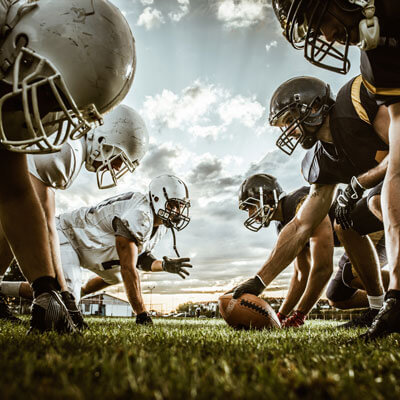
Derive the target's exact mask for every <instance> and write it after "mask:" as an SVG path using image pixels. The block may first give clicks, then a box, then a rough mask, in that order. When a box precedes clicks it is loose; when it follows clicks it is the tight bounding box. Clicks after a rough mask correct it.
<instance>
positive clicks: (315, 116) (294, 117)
mask: <svg viewBox="0 0 400 400" xmlns="http://www.w3.org/2000/svg"><path fill="white" fill-rule="evenodd" d="M334 103H335V97H334V95H333V94H332V91H331V89H330V87H329V85H328V84H327V83H325V82H323V81H321V80H320V79H317V78H312V77H309V76H300V77H297V78H292V79H289V80H288V81H286V82H284V83H282V85H280V86H279V87H278V89H276V90H275V92H274V94H273V95H272V98H271V103H270V111H269V123H270V125H272V126H279V127H280V128H281V130H282V134H281V135H280V136H279V138H278V140H277V141H276V145H277V146H278V147H279V148H280V149H281V150H282V151H283V152H284V153H286V154H288V155H291V154H292V153H293V151H294V149H295V148H296V146H297V145H298V144H299V143H300V144H301V146H302V147H303V148H305V149H310V148H311V147H312V146H313V145H314V144H315V142H316V141H317V136H316V133H317V131H318V129H319V128H320V127H321V125H322V124H323V122H324V120H325V118H326V116H327V115H328V113H329V110H330V109H331V108H332V106H333V104H334Z"/></svg>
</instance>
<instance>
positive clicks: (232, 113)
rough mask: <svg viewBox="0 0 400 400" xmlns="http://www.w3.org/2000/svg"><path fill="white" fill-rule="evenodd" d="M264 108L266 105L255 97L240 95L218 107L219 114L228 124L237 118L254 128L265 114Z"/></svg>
mask: <svg viewBox="0 0 400 400" xmlns="http://www.w3.org/2000/svg"><path fill="white" fill-rule="evenodd" d="M264 110H265V109H264V107H263V106H262V105H261V104H260V103H259V102H258V101H256V100H255V98H254V97H252V98H248V97H243V96H240V95H238V96H235V97H233V98H232V99H229V100H227V101H226V102H224V103H222V104H221V105H220V106H219V107H218V114H219V116H220V118H221V119H222V120H223V121H224V123H225V124H226V125H229V124H231V123H232V122H233V121H234V120H237V121H240V122H241V123H242V124H243V125H245V126H247V127H249V128H252V127H254V125H255V124H256V122H257V121H258V120H259V119H260V118H261V117H262V116H263V114H264Z"/></svg>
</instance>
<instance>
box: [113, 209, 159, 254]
mask: <svg viewBox="0 0 400 400" xmlns="http://www.w3.org/2000/svg"><path fill="white" fill-rule="evenodd" d="M114 221H115V223H114ZM114 221H113V228H114V231H115V234H116V235H121V236H124V237H127V238H128V239H130V240H133V241H134V242H135V243H136V245H137V246H138V247H139V250H141V249H142V248H143V246H144V245H145V243H146V242H147V241H148V240H149V239H150V236H151V232H152V230H153V218H152V216H151V215H150V214H149V213H148V212H146V211H144V210H141V209H137V210H129V211H128V212H126V213H125V214H123V215H122V216H120V217H117V218H116V219H114Z"/></svg>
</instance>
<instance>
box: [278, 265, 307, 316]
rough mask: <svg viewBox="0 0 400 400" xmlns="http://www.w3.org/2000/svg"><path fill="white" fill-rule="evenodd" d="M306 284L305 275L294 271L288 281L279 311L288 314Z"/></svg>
mask: <svg viewBox="0 0 400 400" xmlns="http://www.w3.org/2000/svg"><path fill="white" fill-rule="evenodd" d="M306 284H307V276H305V275H304V274H302V273H300V272H295V273H294V274H293V276H292V279H291V281H290V285H289V290H288V293H287V295H286V297H285V300H284V302H283V303H282V305H281V307H280V309H279V312H280V313H281V314H283V315H286V316H288V315H289V314H290V313H291V312H292V311H293V309H294V307H295V306H296V304H297V303H298V302H299V300H300V298H301V295H302V294H303V292H304V289H305V287H306Z"/></svg>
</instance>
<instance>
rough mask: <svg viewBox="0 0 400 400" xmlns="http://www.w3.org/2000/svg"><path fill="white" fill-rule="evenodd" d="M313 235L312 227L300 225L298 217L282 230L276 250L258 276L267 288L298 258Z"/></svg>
mask: <svg viewBox="0 0 400 400" xmlns="http://www.w3.org/2000/svg"><path fill="white" fill-rule="evenodd" d="M311 233H312V229H311V227H310V226H304V225H302V224H300V223H299V221H298V220H297V218H296V217H295V218H294V219H293V220H292V221H291V222H289V224H287V225H286V226H285V227H284V228H283V229H282V231H281V233H280V234H279V237H278V241H277V243H276V246H275V248H274V250H273V251H272V253H271V255H270V257H269V258H268V260H267V261H266V262H265V263H264V265H263V266H262V268H261V269H260V271H259V272H258V274H257V275H258V276H259V277H260V278H261V279H262V281H263V282H264V284H265V285H266V286H268V285H269V284H270V283H271V282H272V281H273V280H274V279H275V278H276V276H277V275H279V274H280V273H281V272H282V271H283V270H284V269H285V268H286V267H287V266H288V265H289V264H290V263H291V262H292V261H293V260H294V259H295V258H296V257H297V256H298V254H299V253H300V252H301V251H302V249H303V248H304V246H305V244H306V243H307V241H308V240H309V239H310V236H311Z"/></svg>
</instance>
